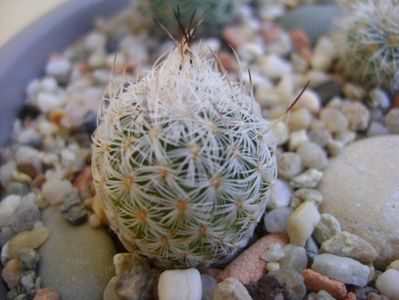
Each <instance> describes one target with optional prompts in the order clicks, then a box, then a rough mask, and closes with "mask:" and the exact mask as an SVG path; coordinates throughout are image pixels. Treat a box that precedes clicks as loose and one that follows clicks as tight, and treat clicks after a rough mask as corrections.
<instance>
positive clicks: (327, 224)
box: [313, 213, 341, 245]
mask: <svg viewBox="0 0 399 300" xmlns="http://www.w3.org/2000/svg"><path fill="white" fill-rule="evenodd" d="M339 232H341V224H340V223H339V221H338V220H337V219H336V218H335V217H334V216H333V215H331V214H327V213H323V214H321V215H320V222H319V224H318V225H317V226H316V228H315V230H314V232H313V237H314V239H315V240H316V241H317V242H318V243H319V245H321V244H322V243H323V242H324V241H326V240H328V239H330V238H331V237H333V236H334V235H336V234H337V233H339Z"/></svg>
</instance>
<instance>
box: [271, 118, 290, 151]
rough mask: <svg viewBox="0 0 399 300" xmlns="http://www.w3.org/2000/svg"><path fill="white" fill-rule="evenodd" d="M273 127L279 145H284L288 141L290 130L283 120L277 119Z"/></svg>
mask: <svg viewBox="0 0 399 300" xmlns="http://www.w3.org/2000/svg"><path fill="white" fill-rule="evenodd" d="M271 129H272V133H273V136H274V138H275V139H276V144H277V145H278V146H280V145H283V144H285V143H286V142H287V141H288V135H289V130H288V127H287V126H286V125H285V124H284V123H283V122H281V121H277V122H275V123H273V126H272V127H271Z"/></svg>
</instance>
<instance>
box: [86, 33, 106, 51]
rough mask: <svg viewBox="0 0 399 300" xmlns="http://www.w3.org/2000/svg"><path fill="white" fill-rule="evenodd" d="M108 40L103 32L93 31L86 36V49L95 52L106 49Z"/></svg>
mask: <svg viewBox="0 0 399 300" xmlns="http://www.w3.org/2000/svg"><path fill="white" fill-rule="evenodd" d="M106 42H107V38H106V37H105V35H104V34H103V33H101V32H98V31H97V32H96V31H93V32H91V33H89V34H88V35H87V36H86V39H85V46H86V49H88V50H91V51H94V50H97V49H102V48H104V47H105V44H106Z"/></svg>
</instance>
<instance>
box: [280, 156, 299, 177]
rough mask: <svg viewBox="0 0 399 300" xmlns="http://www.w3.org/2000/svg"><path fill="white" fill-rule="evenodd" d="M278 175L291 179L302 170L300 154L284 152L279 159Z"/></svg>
mask: <svg viewBox="0 0 399 300" xmlns="http://www.w3.org/2000/svg"><path fill="white" fill-rule="evenodd" d="M277 166H278V175H279V176H280V177H281V178H284V179H291V178H292V177H294V176H297V175H299V174H300V173H301V172H302V162H301V158H300V156H299V155H298V154H296V153H294V152H284V153H282V154H280V155H279V156H278V159H277Z"/></svg>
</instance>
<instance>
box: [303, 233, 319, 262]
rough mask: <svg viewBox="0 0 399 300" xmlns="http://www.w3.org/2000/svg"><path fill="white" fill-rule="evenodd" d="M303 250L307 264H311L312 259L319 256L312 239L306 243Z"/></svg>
mask: <svg viewBox="0 0 399 300" xmlns="http://www.w3.org/2000/svg"><path fill="white" fill-rule="evenodd" d="M305 250H306V255H307V257H308V261H309V262H312V261H313V259H314V257H315V256H316V255H318V254H319V246H318V245H317V243H316V241H315V240H314V239H313V238H312V237H310V238H308V240H307V241H306V243H305Z"/></svg>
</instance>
